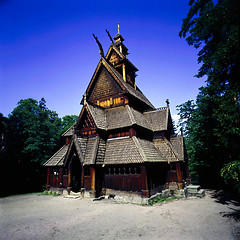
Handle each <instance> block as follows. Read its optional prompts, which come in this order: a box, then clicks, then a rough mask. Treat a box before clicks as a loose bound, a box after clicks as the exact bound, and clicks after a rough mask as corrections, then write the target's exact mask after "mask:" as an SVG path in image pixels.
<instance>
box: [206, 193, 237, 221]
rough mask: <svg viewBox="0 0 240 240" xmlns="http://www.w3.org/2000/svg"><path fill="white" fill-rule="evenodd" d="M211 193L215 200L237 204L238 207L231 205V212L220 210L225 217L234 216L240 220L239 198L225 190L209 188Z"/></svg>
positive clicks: (224, 203)
mask: <svg viewBox="0 0 240 240" xmlns="http://www.w3.org/2000/svg"><path fill="white" fill-rule="evenodd" d="M208 192H209V195H210V196H211V197H212V198H214V199H215V202H217V203H220V204H223V205H230V204H231V206H235V207H236V208H233V207H229V212H220V214H221V215H222V216H223V217H227V218H232V219H234V220H235V221H237V222H239V221H240V202H239V199H238V198H237V197H236V196H234V195H233V194H231V193H228V192H225V191H224V190H208Z"/></svg>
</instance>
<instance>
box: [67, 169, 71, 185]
mask: <svg viewBox="0 0 240 240" xmlns="http://www.w3.org/2000/svg"><path fill="white" fill-rule="evenodd" d="M68 187H71V169H69V170H68Z"/></svg>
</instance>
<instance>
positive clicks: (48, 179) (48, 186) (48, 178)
mask: <svg viewBox="0 0 240 240" xmlns="http://www.w3.org/2000/svg"><path fill="white" fill-rule="evenodd" d="M49 183H50V168H48V169H47V186H46V190H47V191H49V189H50V185H49Z"/></svg>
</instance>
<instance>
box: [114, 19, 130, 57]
mask: <svg viewBox="0 0 240 240" xmlns="http://www.w3.org/2000/svg"><path fill="white" fill-rule="evenodd" d="M113 39H114V40H115V43H114V44H115V46H116V47H117V48H118V49H119V51H120V52H121V53H122V54H123V55H124V56H127V55H128V49H127V47H126V46H125V45H124V44H123V41H124V38H123V37H122V35H121V34H120V26H119V23H118V33H117V34H116V36H115V37H114V38H113Z"/></svg>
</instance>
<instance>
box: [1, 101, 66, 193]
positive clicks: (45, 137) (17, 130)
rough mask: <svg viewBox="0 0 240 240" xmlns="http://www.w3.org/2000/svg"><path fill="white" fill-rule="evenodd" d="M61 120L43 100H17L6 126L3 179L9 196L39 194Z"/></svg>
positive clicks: (56, 139) (56, 141)
mask: <svg viewBox="0 0 240 240" xmlns="http://www.w3.org/2000/svg"><path fill="white" fill-rule="evenodd" d="M60 128H61V119H60V118H59V117H58V115H57V113H56V112H54V111H51V110H49V109H47V107H46V101H45V100H44V99H43V98H42V99H41V100H40V101H39V102H37V101H36V100H34V99H32V98H28V99H24V100H20V101H19V102H18V105H17V107H16V108H14V110H13V111H12V113H11V114H9V117H8V124H7V127H6V145H5V159H4V161H6V165H5V167H6V171H5V173H6V175H7V176H6V177H5V178H6V179H8V181H7V188H8V191H9V190H10V193H11V192H12V193H17V192H29V191H39V190H41V188H42V184H43V183H44V182H45V178H44V172H45V171H44V170H43V167H42V164H43V163H44V162H45V161H46V160H47V159H48V158H49V157H50V156H51V155H52V154H53V153H54V151H55V150H56V146H57V145H58V142H59V129H60Z"/></svg>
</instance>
